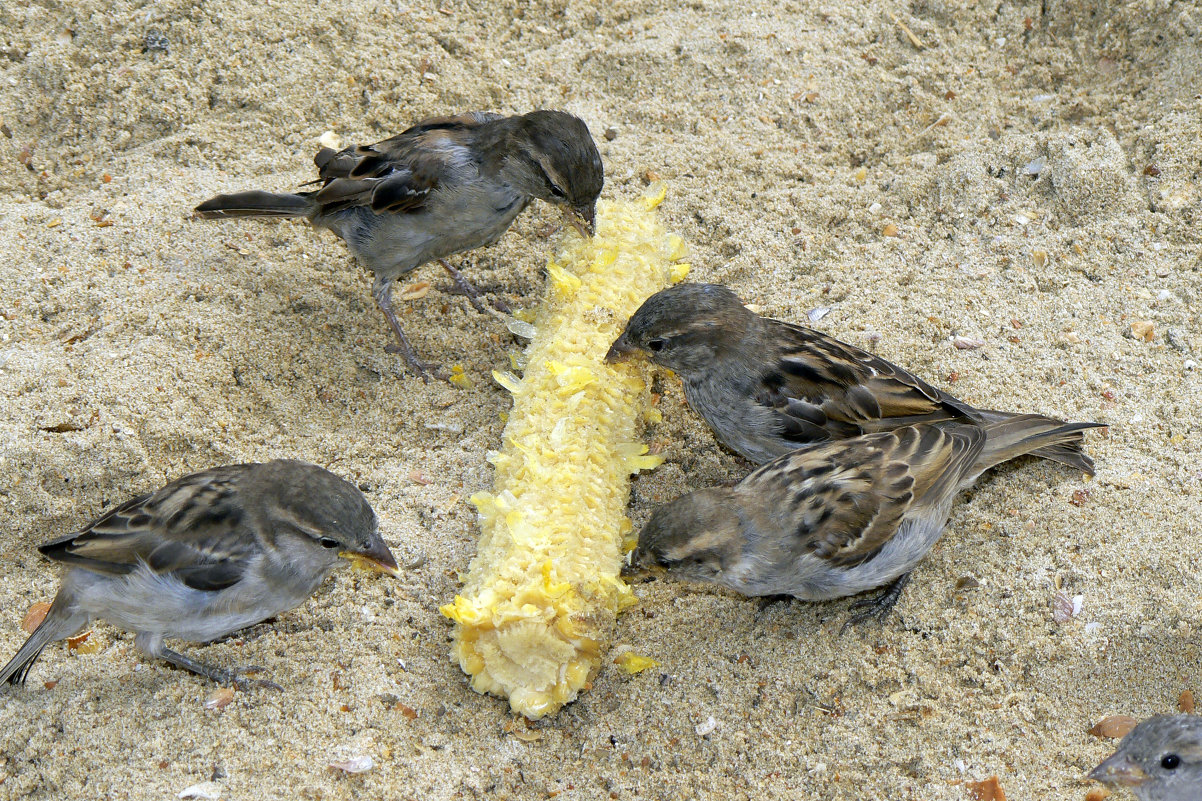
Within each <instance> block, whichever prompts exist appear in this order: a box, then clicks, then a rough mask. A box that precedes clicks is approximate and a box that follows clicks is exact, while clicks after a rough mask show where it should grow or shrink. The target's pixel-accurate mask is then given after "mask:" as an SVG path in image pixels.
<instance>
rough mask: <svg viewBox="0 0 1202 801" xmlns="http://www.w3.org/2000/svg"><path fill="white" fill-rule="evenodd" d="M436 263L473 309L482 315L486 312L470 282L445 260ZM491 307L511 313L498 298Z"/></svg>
mask: <svg viewBox="0 0 1202 801" xmlns="http://www.w3.org/2000/svg"><path fill="white" fill-rule="evenodd" d="M438 263H439V264H441V265H442V268H443V269H444V270H446V271H447V272H448V273H450V275H451V280H452V281H454V282H455V288H456V289H458V290H459V291H460V292H461V293H462V294H464V295H466V296H467V299H468V301H470V302H471V304H472V306H473V307H475V309H476V311H478V312H480V313H481V314H483V313H484V312H485V311H486V309H485V308H484V298H483V296H482V295H481V294H480V290H478V289H476V288H475V287H474V286H472V284H471V282H470V281H468V280H467V279H466V278H464V277H463V273H461V272H459V271H458V270H456V269H455V268H454V267H452V266H451V265H450V264H449V263H448V262H447V260H446V259H439V260H438ZM493 306H495V307H496V308H497V311H500V312H504V313H505V314H509V313H510V311H511V310H510V308H509V304H508V303H506V302H505V301H503V300H501V299H500V298H498V299H497V300H495V301H493Z"/></svg>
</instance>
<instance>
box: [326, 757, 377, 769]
mask: <svg viewBox="0 0 1202 801" xmlns="http://www.w3.org/2000/svg"><path fill="white" fill-rule="evenodd" d="M375 766H376V761H375V760H374V759H372V758H371V756H369V755H366V754H365V755H363V756H357V757H351V758H350V759H345V760H343V761H341V762H331V763H330V767H331V768H334V769H335V770H340V771H342V772H344V773H366V772H367V771H369V770H371V769H372V768H374V767H375Z"/></svg>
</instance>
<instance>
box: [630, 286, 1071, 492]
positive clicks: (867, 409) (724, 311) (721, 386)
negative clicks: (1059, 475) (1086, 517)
mask: <svg viewBox="0 0 1202 801" xmlns="http://www.w3.org/2000/svg"><path fill="white" fill-rule="evenodd" d="M632 354H644V355H646V356H647V357H648V358H649V359H650V360H651V361H652V362H653V363H655V364H657V365H660V366H662V367H666V368H668V369H670V370H672V371H673V372H675V373H676V374H677V375H679V376H680V377H681V379H682V380H683V381H684V392H685V397H686V398H688V401H689V405H690V406H692V407H693V408H694V409H696V410H697V412H698V414H700V415H701V416H702V417H703V418H705V421H706V422H707V423H708V424H709V425H710V427H711V428H713V430H714V433H715V434H716V435H717V437H718V439H719V440H721V441H722V442H723V443H724V444H725V445H726V446H727V447H729V448H730V449H731V450H734V451H735V452H737V453H739V454H741V455H742V456H744V457H746V458H747V459H750V460H751V461H752V462H755V463H756V464H763V463H765V462H767V461H769V460H771V459H775V458H777V457H779V456H782V455H783V454H786V453H789V452H790V451H793V450H795V449H797V448H801V447H805V446H807V445H813V444H817V443H822V442H831V441H835V440H840V439H846V438H848V437H855V436H859V435H861V434H871V433H874V432H878V431H890V430H893V429H895V428H899V427H901V426H908V425H914V424H917V423H931V422H940V421H962V422H974V423H978V424H987V423H997V422H1002V421H1004V420H1007V419H1010V418H1012V417H1014V415H1012V414H1009V413H1007V412H997V411H992V410H989V409H977V408H975V407H973V406H971V405H969V404H967V403H965V402H964V401H961V400H959V399H957V398H954V397H952V396H951V395H949V394H947V393H946V392H943V391H941V390H939V389H936V388H935V387H933V386H931V385H930V384H928V383H927V382H925V381H923V380H922V379H921V378H918V377H917V376H915V375H913V374H911V373H909V372H907V371H906V370H904V369H902V368H901V367H898V366H897V365H895V364H890V363H889V362H887V361H885V360H884V359H882V358H880V357H879V356H874V355H873V354H871V353H868V352H867V351H864V350H861V349H860V348H857V347H855V346H854V345H849V344H847V343H845V342H840V341H839V340H837V339H834V338H832V337H829V336H827V335H825V334H822V333H819V332H818V331H815V330H813V329H811V328H806V327H804V326H800V325H793V324H792V323H786V322H783V321H781V320H774V319H771V318H768V317H761V316H759V315H758V314H756V313H755V312H753V311H751V310H750V309H748V308H747V307H746V306H744V305H743V302H742V301H741V300H739V297H738V296H737V295H735V293H734V292H731V291H730V290H729V289H727V288H726V287H724V286H718V285H715V284H678V285H676V286H673V287H669V288H668V289H665V290H663V291H661V292H657V293H656V294H654V295H652V296H651V297H650V298H648V299H647V301H646V302H644V303H643V305H642V306H641V307H640V308H639V309H638V311H636V312H635V313H634V315H633V316H632V317H631V318H630V320H629V321H628V322H627V323H626V328H625V330H624V331H623V332H622V334H621V336H619V337H618V339H617V340H616V341H615V342H614V343H613V346H612V347H611V348H610V350H609V353H608V355H607V357H606V358H607V359H608V360H609V361H616V360H619V359H623V358H627V357H629V356H631V355H632ZM1082 443H1083V438H1082V436H1081V435H1080V434H1076V435H1074V436H1071V437H1066V438H1064V440H1063V441H1062V442H1061V441H1058V442H1057V443H1055V444H1050V445H1047V446H1045V447H1040V448H1037V449H1035V450H1034V451H1033V452H1032V453H1033V455H1035V456H1040V457H1043V458H1045V459H1051V460H1053V461H1057V462H1063V463H1064V464H1067V465H1069V466H1071V467H1075V468H1077V469H1078V470H1082V471H1084V472H1086V473H1091V474H1092V473H1093V462H1092V460H1091V459H1090V458H1089V456H1088V455H1087V454H1086V453H1084V451H1082V449H1081V447H1082Z"/></svg>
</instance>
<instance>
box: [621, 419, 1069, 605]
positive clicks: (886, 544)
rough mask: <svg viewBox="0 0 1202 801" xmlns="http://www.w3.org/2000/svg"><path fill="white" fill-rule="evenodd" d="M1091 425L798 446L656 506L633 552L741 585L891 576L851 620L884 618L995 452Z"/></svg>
mask: <svg viewBox="0 0 1202 801" xmlns="http://www.w3.org/2000/svg"><path fill="white" fill-rule="evenodd" d="M1092 425H1093V424H1092V423H1064V422H1062V421H1060V420H1053V419H1051V418H1047V417H1041V416H1039V415H1021V416H1014V417H1010V418H1007V419H1006V420H1003V421H1000V422H996V423H987V424H985V425H983V426H982V425H977V424H976V423H971V422H966V423H960V422H954V421H949V422H943V423H938V424H934V423H920V424H918V425H913V426H901V427H899V428H895V429H893V430H892V431H880V432H876V433H873V434H863V435H860V436H856V437H850V438H847V439H837V440H834V441H829V442H821V443H819V444H816V445H812V446H810V447H808V448H802V449H798V450H794V451H792V452H790V453H787V454H785V455H784V456H780V457H778V458H776V459H775V460H773V461H771V462H769V463H767V464H765V465H763V466H762V467H760V468H759V469H757V470H755V471H754V472H753V473H751V474H750V475H748V476H747V477H746V478H745V479H743V480H742V481H740V482H739V483H738V484H735V485H734V486H729V487H710V488H708V489H702V490H697V491H695V492H691V493H689V494H687V495H684V496H682V497H680V498H677V499H676V500H675V501H672V502H671V503H668V504H666V505H664V506H661V507H659V508H658V509H656V510H655V512H654V513H653V514H652V515H651V519H650V520H649V521H648V522H647V524H646V525H645V526H644V527H643V529H642V531H641V533H640V534H639V541H638V549H637V551H636V553H635V557H634V563H635V564H638V565H642V566H646V567H662V568H666V569H667V570H668V571H669V572H671V573H674V574H675V575H677V576H679V577H681V578H685V579H691V580H693V581H702V582H708V583H711V584H717V585H719V586H722V587H727V588H729V589H732V590H734V591H736V592H738V593H741V594H743V595H751V596H781V595H791V596H793V597H795V598H800V599H803V600H807V601H817V600H827V599H832V598H840V597H843V596H848V595H855V594H857V593H861V592H866V591H868V590H872V589H875V588H877V587H883V586H885V585H890V586H889V587H888V589H886V590H885V592H883V593H882V594H881V595H879V596H878V597H877V598H874V599H870V600H867V601H860V602H858V603H857V604H856V607H855V608H859V607H868V610H869V611H867V612H865V613H863V614H860V615H857V616H855V617H853V618H852V619H851V620H850V621H849V622H848V623H849V625H850V624H851V623H855V622H859V621H860V620H863V619H866V618H868V617H877V618H878V619H880V618H883V617H884V615H885V614H886V613H888V611H889V609H890V608H892V606H893V605H894V604H895V603H896V602H897V598H898V596H899V594H900V593H901V590H902V588H903V587H904V586H905V584H906V582H907V581H908V578H909V574H910V571H912V570H913V569H914V568H915V566H916V565H917V564H918V563H919V562H920V561H921V560H922V558H923V557H924V556H926V554H927V552H928V551H929V550H930V549H931V547H932V546H933V545H934V544H935V542H936V541H937V540H938V539H939V536H940V534H941V533H942V532H943V527H944V525H945V524H946V523H947V518H948V515H949V513H950V511H951V506H952V501H953V500H954V499H955V497H956V494H957V493H958V492H960V490H962V489H965V488H966V487H969V486H971V485H972V483H973V482H974V481H975V480H976V479H977V477H978V476H979V475H980V474H981V473H982V472H984V471H985V470H988V469H989V468H990V467H993V466H994V465H996V464H999V463H1001V462H1004V461H1007V460H1009V459H1013V458H1015V457H1018V456H1021V455H1023V454H1026V453H1031V452H1033V451H1036V450H1039V449H1042V448H1049V447H1061V446H1064V445H1065V444H1068V443H1072V442H1075V441H1077V440H1078V439H1079V438H1080V436H1081V434H1080V432H1081V431H1082V430H1084V429H1086V428H1090V427H1092ZM844 628H846V626H845V627H844Z"/></svg>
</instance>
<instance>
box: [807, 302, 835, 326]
mask: <svg viewBox="0 0 1202 801" xmlns="http://www.w3.org/2000/svg"><path fill="white" fill-rule="evenodd" d="M830 313H831V307H830V306H819V307H818V308H816V309H810V310H809V311H808V312H806V317H809V318H810V322H811V323H816V322H818V321H819V320H821V319H822V318H823V317H825V316H827V315H828V314H830Z"/></svg>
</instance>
